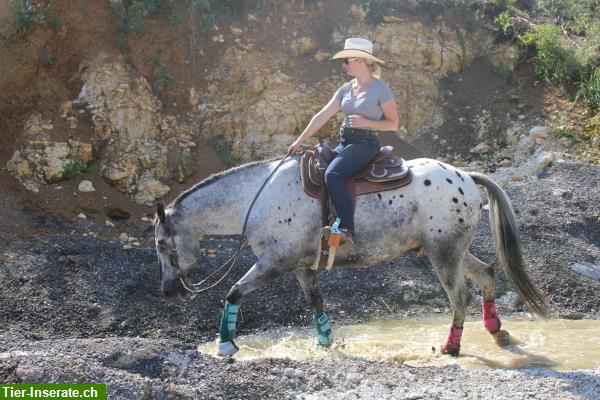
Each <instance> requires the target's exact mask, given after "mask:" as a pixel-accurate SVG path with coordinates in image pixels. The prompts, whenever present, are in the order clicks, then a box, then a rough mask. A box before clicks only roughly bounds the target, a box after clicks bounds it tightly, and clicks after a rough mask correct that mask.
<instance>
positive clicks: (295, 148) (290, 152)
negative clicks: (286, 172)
mask: <svg viewBox="0 0 600 400" xmlns="http://www.w3.org/2000/svg"><path fill="white" fill-rule="evenodd" d="M300 143H301V142H299V141H297V140H296V141H295V142H294V143H292V144H290V147H289V148H288V152H287V153H288V155H290V156H293V155H294V154H296V151H298V148H299V147H300Z"/></svg>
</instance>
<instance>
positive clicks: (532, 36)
mask: <svg viewBox="0 0 600 400" xmlns="http://www.w3.org/2000/svg"><path fill="white" fill-rule="evenodd" d="M522 40H523V43H524V44H526V45H531V46H532V47H533V48H534V50H535V54H536V59H537V62H536V66H535V73H536V77H537V79H539V80H542V81H544V82H546V83H560V82H567V81H570V80H571V79H573V78H577V77H578V76H579V74H580V72H581V66H580V64H579V63H578V60H577V57H576V55H575V52H574V51H572V50H571V49H570V48H569V47H568V46H567V44H566V43H565V41H564V39H563V38H562V33H561V31H560V29H559V28H558V27H556V26H554V25H547V24H542V25H535V26H534V27H533V28H532V29H531V30H530V31H529V32H527V33H526V34H525V35H523V38H522Z"/></svg>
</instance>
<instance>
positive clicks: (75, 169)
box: [63, 162, 89, 179]
mask: <svg viewBox="0 0 600 400" xmlns="http://www.w3.org/2000/svg"><path fill="white" fill-rule="evenodd" d="M88 171H89V167H88V165H87V164H84V163H79V162H72V163H70V164H68V165H67V166H66V167H65V172H63V177H64V178H65V179H71V178H73V177H75V176H77V175H81V174H83V173H85V172H88Z"/></svg>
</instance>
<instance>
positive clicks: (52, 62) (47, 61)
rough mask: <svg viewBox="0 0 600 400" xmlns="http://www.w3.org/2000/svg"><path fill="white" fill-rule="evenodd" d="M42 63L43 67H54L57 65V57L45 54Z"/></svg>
mask: <svg viewBox="0 0 600 400" xmlns="http://www.w3.org/2000/svg"><path fill="white" fill-rule="evenodd" d="M40 63H41V64H42V67H44V68H48V69H50V68H54V67H55V66H56V57H53V56H51V55H48V54H44V55H43V56H42V58H41V59H40Z"/></svg>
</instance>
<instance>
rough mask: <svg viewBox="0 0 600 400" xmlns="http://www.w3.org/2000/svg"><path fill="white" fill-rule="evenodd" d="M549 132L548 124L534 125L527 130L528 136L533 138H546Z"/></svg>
mask: <svg viewBox="0 0 600 400" xmlns="http://www.w3.org/2000/svg"><path fill="white" fill-rule="evenodd" d="M549 133H550V127H548V126H539V125H538V126H534V127H533V128H531V129H530V130H529V136H530V137H532V138H534V139H546V138H547V137H548V134H549Z"/></svg>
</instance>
